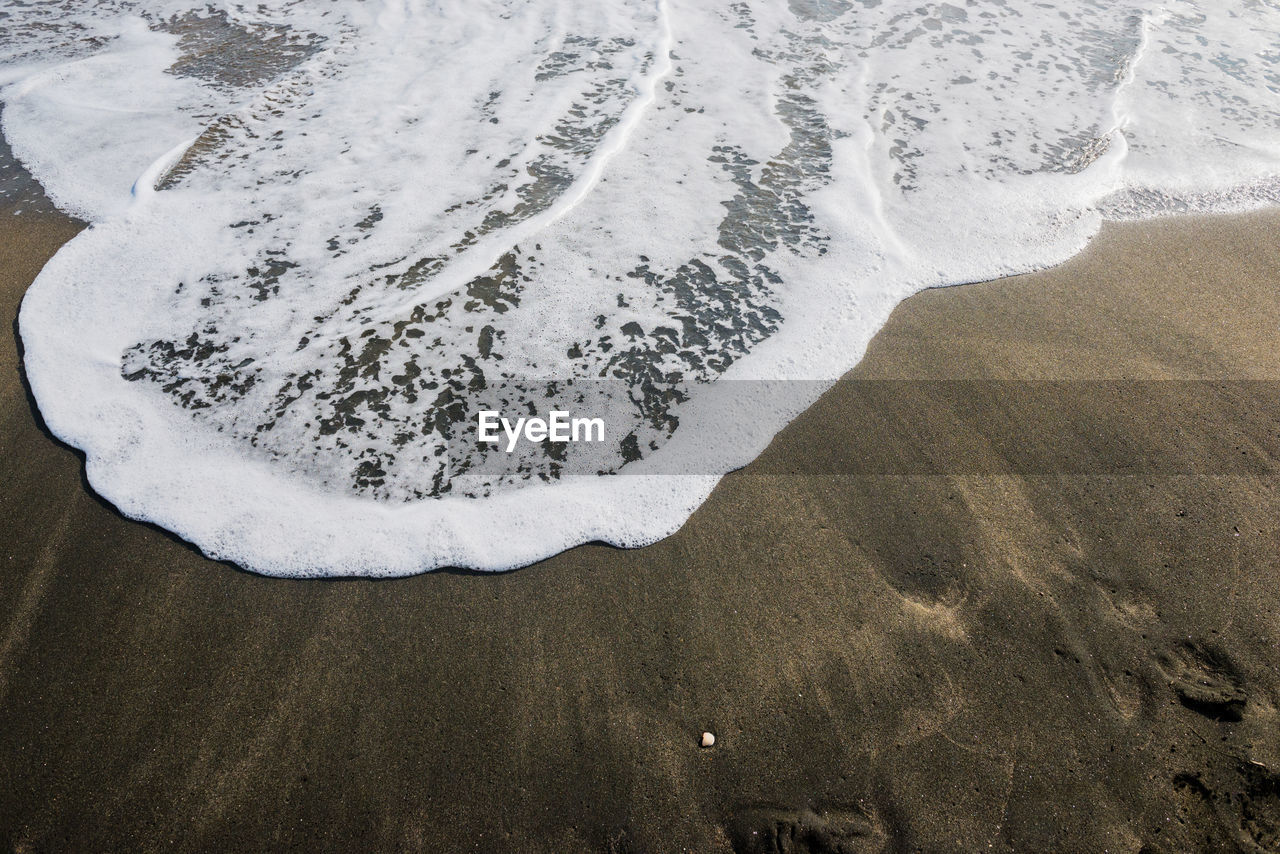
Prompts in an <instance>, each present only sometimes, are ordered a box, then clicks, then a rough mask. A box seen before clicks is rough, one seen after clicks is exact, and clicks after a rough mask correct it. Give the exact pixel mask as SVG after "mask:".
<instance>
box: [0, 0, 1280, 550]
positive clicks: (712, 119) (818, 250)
mask: <svg viewBox="0 0 1280 854" xmlns="http://www.w3.org/2000/svg"><path fill="white" fill-rule="evenodd" d="M7 14H8V15H9V19H8V20H7V22H6V23H8V24H10V25H11V26H10V30H9V31H10V32H11V33H13V34H14V35H13V36H11V37H9V38H8V39H6V40H3V41H0V59H3V65H2V66H0V68H2V69H3V70H0V85H3V87H4V88H3V90H2V93H0V97H2V98H3V101H4V102H5V110H4V113H3V122H4V130H5V134H6V137H7V139H8V140H9V142H10V144H11V145H12V148H13V151H14V153H15V154H16V155H17V156H18V157H19V158H21V160H22V161H23V163H24V164H25V165H26V166H27V168H29V169H30V170H31V172H32V173H33V174H34V175H35V176H36V177H37V178H38V179H39V180H40V181H41V182H42V183H43V185H44V187H45V188H46V190H47V191H48V193H49V195H50V197H51V198H52V199H53V200H54V201H55V202H57V203H58V204H59V205H60V206H62V207H64V208H65V209H67V210H70V211H72V212H74V213H76V214H78V215H81V216H83V217H86V218H88V219H90V220H91V221H92V222H93V227H92V228H90V229H88V230H87V231H85V232H83V233H82V234H81V235H80V236H78V237H77V238H76V239H75V240H73V241H72V242H71V243H69V244H68V245H67V246H65V247H64V248H63V249H62V250H61V251H60V252H59V253H58V255H57V256H56V257H55V258H54V259H53V261H51V262H50V264H49V265H48V266H47V268H46V269H45V271H44V272H43V273H42V274H41V276H40V277H39V279H38V280H37V281H36V283H35V284H34V285H33V286H32V288H31V290H30V291H29V293H28V296H27V298H26V300H25V301H24V303H23V308H22V314H21V318H20V323H21V330H22V335H23V340H24V344H25V345H26V353H27V355H26V359H27V370H28V376H29V378H30V380H31V384H32V388H33V391H34V393H35V395H36V398H37V401H38V402H39V405H40V408H41V411H42V413H43V415H44V417H45V420H46V422H47V423H48V424H49V426H50V428H51V429H52V430H53V431H54V432H55V433H57V434H58V435H59V436H60V437H61V438H63V439H64V440H66V441H68V442H70V443H71V444H73V445H75V446H77V447H79V448H82V449H83V450H84V451H85V452H86V455H87V457H88V476H89V478H90V481H91V483H92V484H93V486H94V488H95V489H96V490H98V491H99V492H100V493H101V494H102V495H103V496H105V497H106V498H108V499H109V500H111V501H112V502H113V503H115V504H116V505H117V506H119V507H120V508H121V510H122V511H123V512H125V513H127V514H129V515H131V516H135V517H138V518H144V519H148V520H150V521H153V522H156V523H158V524H160V525H163V526H165V527H167V528H169V529H171V530H174V531H176V532H177V533H179V534H181V535H182V536H184V537H186V538H187V539H189V540H191V541H192V542H194V543H196V544H197V545H199V546H200V547H201V548H202V549H203V550H205V551H206V552H207V553H209V554H211V555H214V556H216V557H222V558H227V559H231V560H234V561H236V562H238V563H240V564H242V565H244V566H246V567H249V568H251V569H254V570H257V571H260V572H266V573H272V574H281V575H335V574H368V575H379V574H404V573H411V572H418V571H422V570H426V569H431V568H434V567H438V566H444V565H463V566H471V567H477V568H484V569H505V568H510V567H514V566H519V565H522V564H526V563H529V562H531V561H534V560H537V559H539V558H541V557H545V556H547V555H549V554H552V553H554V552H556V551H558V550H561V549H564V548H567V547H570V546H572V545H575V544H577V543H581V542H584V541H587V540H593V539H598V540H604V541H607V542H612V543H616V544H619V545H625V546H634V545H641V544H644V543H648V542H653V541H654V540H656V539H659V538H661V537H663V536H666V535H668V534H670V533H671V532H672V531H674V530H675V529H676V528H678V527H679V525H680V524H682V523H683V521H684V520H685V519H686V518H687V517H688V515H689V514H690V513H691V512H692V511H693V510H694V509H695V508H696V507H697V506H698V504H699V503H701V502H702V501H703V500H704V499H705V497H706V496H707V495H708V494H709V492H710V490H711V488H712V487H713V486H714V485H715V482H716V480H717V478H718V476H720V475H721V474H723V473H724V472H726V471H728V470H731V469H733V468H735V467H737V466H741V465H743V464H745V463H747V462H749V461H750V460H751V459H752V458H753V457H754V456H755V455H757V454H758V453H759V452H760V451H761V450H762V449H763V448H764V446H765V445H766V444H767V443H768V441H769V440H770V439H771V437H772V436H773V435H774V433H775V432H776V431H777V430H778V429H780V428H781V427H782V426H783V425H784V424H785V423H786V422H787V420H789V419H790V418H792V417H794V416H795V415H796V414H797V413H798V412H799V411H801V410H802V409H803V408H804V406H806V405H807V404H808V403H810V402H812V400H813V399H814V397H815V396H816V395H817V394H818V393H820V392H821V390H822V389H823V388H825V387H826V386H827V385H828V384H829V383H831V382H833V381H834V380H835V379H836V378H838V377H839V375H840V374H842V373H843V372H844V371H846V370H847V369H849V368H850V367H852V366H853V365H854V364H856V362H857V361H858V359H859V358H860V357H861V355H862V353H863V351H864V349H865V347H866V345H867V342H868V341H869V340H870V338H871V336H872V335H873V334H874V333H875V331H876V330H877V329H878V328H879V327H880V326H881V325H882V324H883V322H884V321H885V320H886V319H887V317H888V314H889V312H890V311H891V310H892V308H893V306H894V305H895V304H896V303H897V302H898V301H900V300H901V299H903V298H904V297H906V296H907V295H909V294H911V293H913V292H915V291H918V290H920V289H922V288H925V287H930V286H936V285H945V284H955V283H958V282H966V281H975V280H981V279H989V278H993V277H996V276H1000V275H1005V274H1010V273H1018V272H1025V271H1028V270H1032V269H1037V268H1041V267H1045V266H1048V265H1051V264H1055V263H1058V262H1060V261H1062V260H1064V259H1066V258H1068V257H1070V256H1071V255H1072V254H1074V253H1076V252H1078V251H1079V250H1080V249H1081V248H1082V247H1083V246H1084V245H1085V244H1086V243H1087V241H1088V240H1089V239H1090V238H1091V237H1092V236H1093V234H1094V233H1096V231H1097V229H1098V227H1099V225H1100V223H1101V221H1102V219H1103V217H1104V216H1111V217H1121V216H1149V215H1155V214H1160V213H1166V212H1176V211H1181V210H1226V209H1239V208H1242V207H1248V206H1254V205H1258V204H1266V203H1271V202H1273V201H1274V200H1275V195H1276V190H1275V188H1276V186H1277V181H1278V177H1280V166H1278V164H1280V134H1277V117H1278V111H1277V94H1278V93H1280V52H1277V50H1276V49H1275V47H1274V46H1275V45H1276V44H1277V43H1280V39H1277V29H1280V11H1277V10H1276V9H1275V8H1274V7H1273V6H1269V5H1266V4H1258V3H1250V2H1239V3H1229V4H1209V3H1207V2H1204V3H1197V2H1189V0H1181V2H1173V3H1168V2H1166V3H1162V4H1158V3H1155V2H1133V3H1127V4H1074V3H1073V4H1065V3H1063V4H1046V3H1038V2H1036V3H1033V2H1023V0H1006V2H1002V3H998V4H996V3H993V4H972V3H966V4H952V3H930V4H924V5H921V4H918V3H905V2H894V0H886V2H880V0H860V2H843V0H839V2H811V0H803V2H801V0H793V2H790V3H788V4H765V3H754V2H736V3H732V4H729V5H727V6H726V5H722V4H715V3H709V2H704V0H696V1H695V0H607V1H606V2H600V3H593V4H580V3H571V2H564V0H537V1H536V2H535V0H490V1H489V2H462V0H439V2H434V3H425V2H408V0H404V2H393V0H387V2H381V3H371V4H361V3H355V2H345V0H334V2H329V3H324V4H315V3H306V4H302V3H296V2H275V3H265V4H261V5H258V4H255V5H254V7H253V9H252V10H248V9H245V8H242V7H240V6H237V5H234V4H215V5H212V6H209V5H205V4H201V5H200V6H193V5H189V4H186V3H182V2H173V1H172V0H156V2H136V3H135V2H101V3H97V4H80V3H76V4H71V3H67V4H65V5H64V4H45V5H41V6H38V7H19V8H18V9H15V10H11V11H9V12H8V13H7ZM737 380H749V381H750V382H736V381H737ZM779 382H781V383H783V385H781V386H779V385H777V383H779ZM779 389H782V390H781V391H780V390H779ZM566 396H567V397H566ZM566 399H567V400H568V401H569V404H574V403H576V405H578V406H580V407H586V408H594V409H596V410H598V411H600V412H605V413H607V414H608V416H609V423H610V441H608V442H606V443H603V444H602V445H582V446H571V447H568V448H564V447H558V448H548V447H545V446H530V447H525V448H522V449H521V450H520V451H519V452H517V453H515V454H513V455H510V456H507V455H505V454H504V453H503V452H502V451H500V450H497V449H495V448H494V447H490V446H484V445H480V444H477V443H476V442H475V441H474V437H473V434H472V432H471V431H472V430H473V429H474V424H475V415H476V413H477V412H478V411H480V410H482V409H495V410H501V411H504V412H509V413H521V414H524V413H530V412H542V413H544V414H545V412H546V411H547V409H548V408H549V406H550V405H551V404H552V402H555V401H564V400H566ZM584 414H590V413H584ZM676 472H683V473H682V474H677V473H676Z"/></svg>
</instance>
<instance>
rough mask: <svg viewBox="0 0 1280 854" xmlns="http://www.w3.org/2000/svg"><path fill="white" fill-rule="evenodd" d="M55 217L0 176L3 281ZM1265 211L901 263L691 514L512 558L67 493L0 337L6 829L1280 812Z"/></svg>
mask: <svg viewBox="0 0 1280 854" xmlns="http://www.w3.org/2000/svg"><path fill="white" fill-rule="evenodd" d="M74 231H75V226H74V224H71V223H69V222H67V221H65V220H61V219H57V218H54V217H48V216H45V217H41V218H38V219H32V218H29V217H27V216H22V217H12V216H8V214H7V212H0V283H2V288H0V291H2V294H3V296H2V299H3V310H4V313H5V317H6V318H9V319H12V318H14V317H15V316H16V313H17V308H18V303H19V300H20V298H21V295H22V292H23V290H24V289H25V287H26V286H27V284H28V283H29V282H30V281H31V279H32V278H33V276H34V275H35V274H36V272H37V271H38V269H39V267H40V266H41V264H42V263H43V261H44V259H45V258H47V257H48V256H49V255H50V253H52V252H53V251H55V250H56V248H57V247H58V245H59V244H60V242H61V241H63V240H65V239H66V238H68V237H70V236H71V235H72V234H73V233H74ZM1278 237H1280V215H1278V214H1275V213H1270V214H1263V215H1253V216H1248V217H1234V218H1223V219H1213V220H1197V221H1193V220H1180V221H1163V222H1155V223H1149V224H1142V225H1135V226H1125V227H1113V228H1109V229H1108V230H1107V231H1106V232H1105V233H1104V234H1103V236H1102V237H1101V238H1100V239H1099V240H1098V241H1097V242H1096V243H1095V245H1094V246H1093V248H1092V249H1091V250H1090V251H1088V252H1087V253H1086V254H1085V255H1084V256H1082V257H1080V258H1078V259H1076V260H1075V261H1073V262H1071V263H1070V264H1068V265H1066V266H1065V267H1062V268H1060V269H1058V270H1054V271H1051V272H1048V273H1044V274H1039V275H1034V276H1025V277H1020V278H1016V279H1010V280H1005V281H1001V282H996V283H990V284H982V285H974V286H970V287H966V288H957V289H950V290H945V291H934V292H929V293H925V294H922V295H919V296H917V297H915V298H912V299H911V300H909V301H907V302H906V303H904V304H903V305H902V306H900V307H899V308H898V310H897V312H896V313H895V314H894V316H893V319H892V320H891V321H890V323H889V325H888V326H887V327H886V328H885V329H884V330H883V332H882V333H881V334H880V335H879V336H878V337H877V338H876V340H875V341H874V342H873V344H872V347H871V349H870V352H869V354H868V356H867V358H866V360H865V361H864V362H863V363H862V365H861V366H860V367H859V368H858V369H857V370H855V371H854V372H853V373H852V374H851V375H850V377H848V378H846V380H845V381H844V382H842V383H841V385H839V386H838V387H837V388H836V389H834V390H833V391H832V392H831V393H830V394H829V395H827V396H826V397H825V398H824V399H823V400H822V401H820V402H819V403H818V404H817V405H816V406H814V407H813V408H812V409H811V410H810V411H809V412H808V413H807V414H806V415H804V416H803V417H802V418H800V419H799V420H798V421H796V422H795V423H793V424H792V425H791V426H790V427H788V428H787V429H786V430H785V431H784V432H783V433H782V434H781V435H780V436H779V437H778V438H777V440H776V441H775V442H774V444H773V446H772V447H771V448H770V449H769V451H768V452H767V453H766V454H765V456H764V457H763V458H762V459H761V460H760V461H759V462H758V463H757V464H755V465H753V466H752V467H750V468H748V469H746V470H744V471H742V472H738V473H736V474H733V475H731V476H729V477H727V478H726V479H725V480H724V481H723V482H722V483H721V485H720V486H719V488H718V489H717V490H716V491H715V494H714V495H713V496H712V498H711V500H709V501H708V502H707V503H706V505H705V506H704V507H702V508H701V509H700V510H699V511H698V512H697V513H696V514H695V515H694V517H693V518H692V519H691V520H690V521H689V523H688V524H687V525H686V526H685V527H684V529H683V530H682V531H680V532H679V533H678V534H677V535H675V536H673V537H671V538H669V539H668V540H666V541H664V542H662V543H659V544H657V545H655V546H652V547H650V548H646V549H641V550H636V551H618V550H615V549H611V548H607V547H604V546H585V547H582V548H578V549H575V550H573V551H570V552H568V553H566V554H562V555H560V556H558V557H556V558H554V559H552V560H549V561H546V562H544V563H542V564H539V565H537V566H534V567H531V568H529V569H526V570H522V571H519V572H514V573H509V574H505V575H499V576H477V575H472V574H465V573H436V574H431V575H423V576H418V577H415V578H410V579H403V580H396V581H385V582H375V583H369V582H356V581H339V582H314V581H312V582H307V581H280V580H272V579H266V578H260V577H257V576H253V575H250V574H247V573H244V572H240V571H238V570H236V569H234V568H233V567H230V566H227V565H225V564H218V563H213V562H210V561H208V560H205V559H204V558H202V557H201V556H200V555H199V554H198V553H197V552H195V551H194V550H193V549H191V548H190V547H187V546H185V545H184V544H182V543H181V542H179V541H177V540H176V539H174V538H172V537H169V536H167V535H166V534H164V533H163V532H161V531H159V530H157V529H154V528H151V527H148V526H145V525H140V524H137V523H134V522H130V521H128V520H125V519H123V518H121V517H120V516H118V515H117V514H116V513H115V512H113V511H112V510H111V509H110V508H109V507H107V506H105V505H104V504H103V503H101V502H100V501H98V500H96V499H95V498H94V497H93V496H92V495H91V494H89V493H88V492H87V491H86V488H85V485H84V480H83V476H82V462H81V460H80V458H79V457H78V456H77V454H76V453H75V452H73V451H72V450H70V449H68V448H66V447H64V446H61V445H59V444H58V443H56V442H55V441H54V440H52V439H51V438H50V437H49V436H48V435H47V434H46V433H45V432H43V431H42V429H41V427H40V425H39V422H38V420H37V418H36V416H35V415H34V414H33V411H32V408H31V403H30V401H29V399H28V398H27V396H26V394H25V392H24V388H23V386H22V384H21V381H20V376H19V371H18V366H17V353H16V342H15V338H14V336H13V335H9V336H5V338H4V341H3V344H2V345H0V346H2V347H3V363H4V374H3V391H4V409H3V413H4V418H5V422H6V423H5V429H4V432H3V439H2V440H0V441H3V454H2V455H0V466H3V483H4V489H3V492H2V493H0V502H2V504H3V522H2V523H0V524H2V525H3V538H2V542H0V550H2V552H0V560H2V561H3V563H2V567H3V581H2V582H0V769H2V774H3V786H0V844H3V845H4V846H6V847H7V848H8V849H13V850H16V851H24V852H25V851H84V850H96V851H106V850H121V851H149V850H156V849H165V850H259V849H276V848H297V849H302V850H308V851H315V850H333V851H358V850H429V851H460V850H476V851H485V852H489V851H493V852H499V851H546V852H570V851H580V850H582V851H587V850H590V851H612V852H623V851H632V852H641V851H643V852H668V851H677V850H685V849H688V850H694V851H727V850H732V849H733V848H735V847H737V848H738V849H739V850H758V851H769V850H774V848H771V847H770V846H771V845H772V846H774V847H775V848H778V849H779V850H787V851H803V850H809V851H837V850H839V851H878V850H897V851H905V850H917V849H925V850H933V851H955V850H964V851H976V850H979V849H982V850H988V849H991V850H1018V851H1050V850H1056V851H1101V850H1104V849H1105V850H1112V851H1129V852H1138V851H1145V852H1157V851H1166V852H1177V851H1189V850H1214V851H1216V850H1230V849H1233V848H1239V849H1241V850H1275V849H1276V847H1277V845H1280V718H1278V717H1277V712H1276V709H1277V704H1280V548H1278V547H1277V546H1278V544H1280V490H1278V489H1277V478H1276V476H1275V475H1274V472H1275V470H1276V460H1277V458H1278V457H1280V420H1278V417H1277V416H1278V414H1280V393H1277V387H1276V384H1274V383H1271V382H1269V381H1271V380H1275V379H1277V378H1280V292H1278V288H1280V239H1277V238H1278ZM922 379H932V380H956V379H969V380H974V379H982V380H988V379H1000V380H1010V381H1013V380H1046V379H1052V380H1072V381H1075V380H1109V381H1112V382H1108V383H1090V382H1062V383H1058V384H1056V385H1045V384H1043V383H1026V382H971V383H967V384H965V383H960V384H957V383H930V382H918V380H922ZM1187 379H1208V380H1213V381H1214V382H1212V383H1199V384H1188V383H1178V382H1170V383H1164V384H1160V383H1156V384H1153V383H1145V384H1144V383H1141V382H1134V383H1132V384H1131V385H1130V384H1128V383H1129V381H1137V380H1187ZM872 380H876V381H884V382H871V381H872ZM904 380H911V382H904ZM1116 381H1118V382H1116ZM1242 381H1258V382H1242ZM1046 389H1047V390H1048V391H1047V392H1046ZM930 471H935V472H943V473H942V474H923V473H922V472H930ZM788 472H797V473H788ZM867 472H871V473H867ZM877 472H880V473H877ZM883 472H888V473H887V474H886V473H883ZM703 730H711V731H713V732H715V733H716V735H717V736H718V739H719V741H718V742H717V744H716V746H715V747H714V748H712V749H709V750H704V749H700V748H699V747H698V746H697V742H698V738H699V735H700V733H701V732H702V731H703ZM753 846H754V847H753ZM787 846H790V847H787ZM840 846H843V847H840Z"/></svg>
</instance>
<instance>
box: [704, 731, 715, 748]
mask: <svg viewBox="0 0 1280 854" xmlns="http://www.w3.org/2000/svg"><path fill="white" fill-rule="evenodd" d="M715 743H716V737H715V736H714V735H712V734H711V733H709V732H704V733H703V734H702V746H703V747H710V746H711V745H713V744H715Z"/></svg>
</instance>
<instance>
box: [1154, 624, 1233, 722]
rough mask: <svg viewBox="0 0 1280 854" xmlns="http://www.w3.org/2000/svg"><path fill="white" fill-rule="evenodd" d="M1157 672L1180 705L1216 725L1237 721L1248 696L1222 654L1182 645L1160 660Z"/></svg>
mask: <svg viewBox="0 0 1280 854" xmlns="http://www.w3.org/2000/svg"><path fill="white" fill-rule="evenodd" d="M1160 666H1161V669H1162V670H1164V673H1165V675H1166V676H1167V677H1168V679H1169V686H1170V687H1171V688H1172V689H1173V692H1174V693H1175V694H1176V695H1177V697H1178V700H1179V701H1180V702H1181V703H1182V705H1184V706H1186V707H1187V708H1188V709H1191V710H1192V711H1193V712H1199V713H1200V714H1202V715H1204V716H1205V717H1207V718H1212V719H1213V720H1216V721H1238V720H1240V719H1241V717H1242V716H1243V715H1244V708H1245V704H1246V703H1247V702H1248V699H1249V698H1248V695H1247V694H1246V693H1245V690H1244V687H1243V682H1244V680H1243V679H1242V678H1241V676H1240V673H1239V671H1238V670H1236V668H1235V665H1233V664H1232V663H1231V660H1230V659H1229V658H1228V657H1227V656H1226V654H1225V653H1224V652H1222V651H1221V650H1219V649H1216V648H1214V647H1210V646H1206V645H1202V644H1197V643H1192V642H1190V641H1184V642H1183V643H1180V644H1178V645H1177V646H1176V647H1174V648H1173V649H1172V650H1171V651H1170V652H1168V653H1166V654H1165V655H1164V656H1162V657H1161V660H1160Z"/></svg>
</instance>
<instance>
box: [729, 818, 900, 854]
mask: <svg viewBox="0 0 1280 854" xmlns="http://www.w3.org/2000/svg"><path fill="white" fill-rule="evenodd" d="M724 827H725V832H726V833H727V834H728V836H729V841H730V843H732V845H733V850H734V854H870V852H875V851H881V850H883V849H884V844H885V837H884V834H883V833H882V832H881V830H880V828H879V827H878V826H877V825H876V823H875V822H874V821H872V820H871V819H870V818H869V817H867V816H866V815H865V814H864V813H862V812H860V811H857V810H821V811H818V812H814V811H813V810H808V809H806V810H788V809H782V808H775V807H751V808H748V809H743V810H739V811H738V812H737V813H735V814H734V815H733V817H732V818H730V819H729V820H728V821H727V822H725V826H724Z"/></svg>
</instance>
